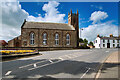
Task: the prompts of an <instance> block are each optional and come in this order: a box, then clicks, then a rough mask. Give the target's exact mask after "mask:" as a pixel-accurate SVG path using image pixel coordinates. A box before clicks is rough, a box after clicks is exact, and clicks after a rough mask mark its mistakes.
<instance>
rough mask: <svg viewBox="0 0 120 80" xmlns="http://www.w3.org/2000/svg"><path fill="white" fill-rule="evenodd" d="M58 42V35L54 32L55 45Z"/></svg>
mask: <svg viewBox="0 0 120 80" xmlns="http://www.w3.org/2000/svg"><path fill="white" fill-rule="evenodd" d="M58 44H59V35H58V34H57V33H56V34H55V45H58Z"/></svg>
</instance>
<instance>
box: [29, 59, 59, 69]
mask: <svg viewBox="0 0 120 80" xmlns="http://www.w3.org/2000/svg"><path fill="white" fill-rule="evenodd" d="M58 62H61V61H57V62H53V63H48V64H45V65H42V66H38V67H36V68H30V69H28V70H29V71H31V70H34V69H37V68H41V67H44V66H48V65H51V64H55V63H58Z"/></svg>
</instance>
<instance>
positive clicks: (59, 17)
mask: <svg viewBox="0 0 120 80" xmlns="http://www.w3.org/2000/svg"><path fill="white" fill-rule="evenodd" d="M59 4H60V3H58V2H56V1H49V2H48V3H47V4H44V6H43V7H42V10H43V11H45V12H46V13H45V17H42V16H41V14H39V15H38V16H39V17H34V16H28V18H27V20H28V21H36V22H54V23H56V22H57V23H65V20H64V17H65V14H60V12H59V11H58V8H57V7H58V6H59Z"/></svg>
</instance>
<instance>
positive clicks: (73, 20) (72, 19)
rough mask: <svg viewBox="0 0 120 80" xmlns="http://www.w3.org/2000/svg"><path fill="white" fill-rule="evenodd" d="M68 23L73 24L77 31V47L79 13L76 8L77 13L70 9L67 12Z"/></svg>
mask: <svg viewBox="0 0 120 80" xmlns="http://www.w3.org/2000/svg"><path fill="white" fill-rule="evenodd" d="M68 24H69V25H73V27H74V28H75V30H76V32H77V47H78V46H79V13H78V10H77V13H72V10H71V11H70V13H68Z"/></svg>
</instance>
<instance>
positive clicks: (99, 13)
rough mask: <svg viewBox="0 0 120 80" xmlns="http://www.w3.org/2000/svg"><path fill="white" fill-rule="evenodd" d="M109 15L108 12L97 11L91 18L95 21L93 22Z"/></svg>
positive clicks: (97, 21)
mask: <svg viewBox="0 0 120 80" xmlns="http://www.w3.org/2000/svg"><path fill="white" fill-rule="evenodd" d="M107 17H108V14H107V13H106V12H102V11H95V12H93V13H92V14H91V17H90V20H91V21H93V24H95V23H99V22H100V21H101V20H104V19H106V18H107Z"/></svg>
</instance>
